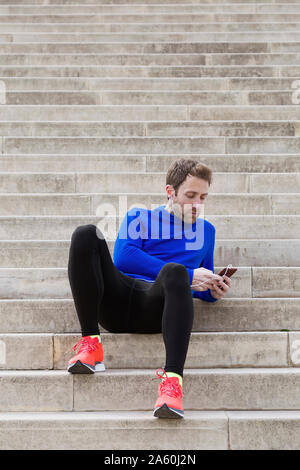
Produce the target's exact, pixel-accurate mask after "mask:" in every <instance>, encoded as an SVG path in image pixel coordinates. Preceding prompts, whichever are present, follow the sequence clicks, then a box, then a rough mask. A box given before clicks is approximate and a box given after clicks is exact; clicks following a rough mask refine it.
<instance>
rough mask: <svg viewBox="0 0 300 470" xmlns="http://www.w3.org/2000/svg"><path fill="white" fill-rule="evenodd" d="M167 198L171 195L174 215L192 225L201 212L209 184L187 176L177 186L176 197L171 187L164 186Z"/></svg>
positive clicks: (200, 179)
mask: <svg viewBox="0 0 300 470" xmlns="http://www.w3.org/2000/svg"><path fill="white" fill-rule="evenodd" d="M166 189H167V193H168V195H169V196H171V195H173V211H174V214H175V215H176V216H177V217H179V218H182V219H183V220H184V221H185V222H187V223H194V222H195V221H196V219H197V217H199V215H200V213H201V211H202V210H203V204H204V202H205V199H206V198H207V195H208V189H209V184H208V182H207V181H205V180H203V179H202V178H197V177H196V176H191V175H187V177H186V179H185V181H184V182H183V183H182V184H181V185H180V186H179V188H178V191H177V196H175V191H174V189H173V186H172V185H167V186H166Z"/></svg>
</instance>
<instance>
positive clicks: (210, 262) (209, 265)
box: [193, 227, 218, 302]
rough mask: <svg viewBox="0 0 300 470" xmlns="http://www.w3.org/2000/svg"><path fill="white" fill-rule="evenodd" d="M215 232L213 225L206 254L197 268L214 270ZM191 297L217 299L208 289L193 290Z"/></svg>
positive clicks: (210, 300) (214, 300) (212, 300)
mask: <svg viewBox="0 0 300 470" xmlns="http://www.w3.org/2000/svg"><path fill="white" fill-rule="evenodd" d="M215 234H216V229H215V227H213V234H212V239H211V243H210V244H209V248H208V250H207V252H206V255H205V257H204V259H203V261H202V263H201V265H200V266H199V268H206V269H210V270H211V271H212V272H214V249H215ZM193 297H196V298H199V299H201V300H205V301H206V302H216V301H217V300H218V299H216V298H215V297H213V295H212V294H211V291H210V289H207V290H205V291H194V295H193Z"/></svg>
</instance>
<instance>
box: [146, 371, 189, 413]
mask: <svg viewBox="0 0 300 470" xmlns="http://www.w3.org/2000/svg"><path fill="white" fill-rule="evenodd" d="M158 370H162V371H163V373H164V375H165V377H164V375H160V374H159V373H158ZM156 375H157V376H158V377H154V379H152V380H155V379H157V378H160V379H163V380H162V382H161V383H160V384H159V386H158V398H157V400H156V402H155V405H154V412H153V415H154V416H155V417H157V418H183V416H184V411H183V407H182V397H183V393H182V387H181V385H180V383H179V379H178V377H168V375H167V372H165V370H164V369H157V370H156Z"/></svg>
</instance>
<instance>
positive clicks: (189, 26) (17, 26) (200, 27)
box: [0, 15, 299, 33]
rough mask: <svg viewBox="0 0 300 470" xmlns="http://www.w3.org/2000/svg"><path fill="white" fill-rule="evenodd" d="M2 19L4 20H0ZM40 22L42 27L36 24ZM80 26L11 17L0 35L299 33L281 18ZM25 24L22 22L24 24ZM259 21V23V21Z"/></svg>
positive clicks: (85, 23)
mask: <svg viewBox="0 0 300 470" xmlns="http://www.w3.org/2000/svg"><path fill="white" fill-rule="evenodd" d="M2 18H3V17H2ZM41 18H42V22H41V23H37V22H36V21H37V19H38V21H39V20H40V19H41ZM81 18H82V22H81V23H78V22H77V21H76V19H75V20H74V22H73V23H61V22H58V21H61V17H57V16H56V17H49V22H47V23H45V22H44V21H43V20H44V18H43V17H41V16H38V17H37V16H34V17H32V21H31V22H29V21H28V18H27V17H26V16H21V15H20V16H12V17H9V16H7V17H5V23H4V22H0V32H1V33H16V32H25V33H28V32H31V33H32V32H35V33H39V32H42V33H65V32H67V31H68V32H70V33H75V32H77V33H86V32H90V33H95V32H96V33H103V32H109V33H110V32H111V33H114V32H119V31H122V32H124V33H127V32H147V33H148V32H203V31H207V32H217V31H219V32H245V31H250V32H253V31H260V32H261V31H265V32H266V31H278V30H280V31H289V32H297V31H299V22H298V23H297V22H296V21H295V22H293V19H290V22H287V21H286V22H282V23H280V20H281V18H278V21H275V20H274V22H269V23H263V22H260V23H258V22H257V23H253V22H249V23H244V22H239V21H236V22H231V21H228V23H224V22H208V23H205V22H204V21H203V20H205V18H203V17H202V18H201V19H202V21H203V22H200V21H199V22H197V23H192V22H191V23H180V22H179V21H180V19H179V20H178V22H176V23H175V22H172V23H168V22H165V23H163V22H160V23H157V24H156V23H145V22H142V21H143V19H144V18H143V19H141V21H140V22H130V23H127V22H125V23H124V22H116V21H115V20H114V18H111V22H109V23H101V22H99V23H97V24H94V23H90V22H89V19H90V17H89V18H88V19H87V18H86V16H84V17H81ZM24 20H25V21H24ZM260 21H262V19H261V20H260Z"/></svg>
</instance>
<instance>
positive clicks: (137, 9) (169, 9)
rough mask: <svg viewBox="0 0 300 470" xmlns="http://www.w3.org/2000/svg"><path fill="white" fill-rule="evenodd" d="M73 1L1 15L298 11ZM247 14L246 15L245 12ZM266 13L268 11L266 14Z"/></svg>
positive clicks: (290, 9)
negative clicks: (74, 2)
mask: <svg viewBox="0 0 300 470" xmlns="http://www.w3.org/2000/svg"><path fill="white" fill-rule="evenodd" d="M78 3H79V4H74V5H70V4H69V5H41V6H40V7H39V8H37V7H36V5H24V6H21V5H10V6H8V5H2V6H0V14H1V15H28V16H31V15H37V14H38V15H68V14H70V13H71V15H72V14H73V15H85V14H86V13H89V14H90V15H101V16H104V15H125V16H126V15H127V16H129V15H133V14H134V15H149V14H152V15H154V14H155V15H163V14H168V15H171V16H179V15H181V14H195V15H196V14H211V13H225V15H226V14H227V15H228V11H229V5H230V14H231V15H232V14H233V13H237V14H239V15H241V14H244V15H245V16H249V17H252V16H254V14H255V13H257V14H258V15H257V16H258V19H259V17H260V15H263V14H264V13H271V16H272V14H275V13H277V14H279V13H281V14H283V15H282V16H284V15H286V14H288V13H300V5H299V4H297V3H291V4H289V3H285V2H283V3H282V4H272V3H270V2H269V3H265V4H259V3H248V2H247V3H244V4H234V3H232V4H231V2H228V4H229V5H228V4H225V5H223V4H214V3H210V4H209V5H207V4H202V3H200V4H197V3H196V4H195V3H187V2H178V3H177V4H176V14H174V8H173V5H172V4H170V5H169V4H165V5H164V4H151V5H147V4H144V5H143V4H140V5H139V4H137V3H133V4H127V5H118V4H110V5H93V4H91V5H89V6H88V8H87V7H86V6H85V5H80V2H78ZM246 14H247V15H246ZM268 16H269V15H268Z"/></svg>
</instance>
